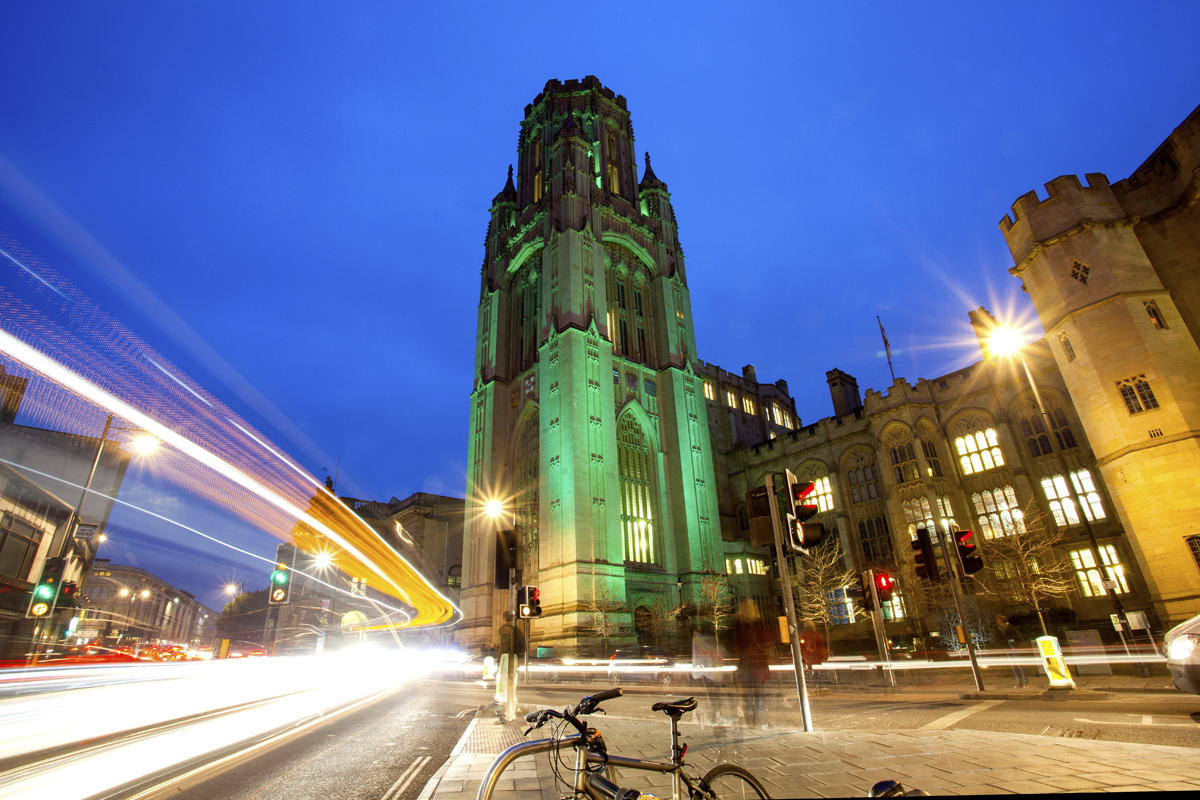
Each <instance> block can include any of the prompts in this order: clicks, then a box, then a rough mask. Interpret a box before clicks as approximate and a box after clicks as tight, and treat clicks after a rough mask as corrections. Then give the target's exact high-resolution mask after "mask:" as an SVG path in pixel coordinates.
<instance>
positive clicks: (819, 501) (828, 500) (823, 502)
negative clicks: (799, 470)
mask: <svg viewBox="0 0 1200 800" xmlns="http://www.w3.org/2000/svg"><path fill="white" fill-rule="evenodd" d="M805 499H806V500H807V501H808V504H809V505H816V507H817V509H818V513H820V512H821V511H832V510H833V488H832V487H831V486H830V485H829V478H828V477H825V478H813V488H812V491H811V492H810V493H809V495H808V497H806V498H805Z"/></svg>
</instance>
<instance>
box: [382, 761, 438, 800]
mask: <svg viewBox="0 0 1200 800" xmlns="http://www.w3.org/2000/svg"><path fill="white" fill-rule="evenodd" d="M429 762H430V757H429V756H421V757H420V758H418V759H417V760H416V761H414V762H413V763H412V764H410V765H409V767H408V769H406V770H404V772H402V773H400V777H399V778H396V782H395V783H393V784H392V788H390V789H388V790H387V794H385V795H384V796H383V798H382V800H391V798H393V797H399V796H400V795H401V794H403V793H404V790H405V789H407V788H408V785H409V784H410V783H412V780H413V778H415V777H417V775H418V774H420V772H421V770H422V769H424V768H425V765H426V764H428V763H429Z"/></svg>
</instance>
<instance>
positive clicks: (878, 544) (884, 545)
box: [858, 516, 892, 563]
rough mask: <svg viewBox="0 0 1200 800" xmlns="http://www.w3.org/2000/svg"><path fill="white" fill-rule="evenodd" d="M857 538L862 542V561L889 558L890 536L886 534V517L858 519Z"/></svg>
mask: <svg viewBox="0 0 1200 800" xmlns="http://www.w3.org/2000/svg"><path fill="white" fill-rule="evenodd" d="M858 538H859V540H860V541H861V542H862V550H863V561H865V562H867V563H871V562H874V561H890V560H891V558H892V538H891V536H889V535H888V526H887V520H886V519H884V518H883V517H881V516H880V517H869V518H867V519H863V520H859V522H858Z"/></svg>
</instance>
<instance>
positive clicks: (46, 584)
mask: <svg viewBox="0 0 1200 800" xmlns="http://www.w3.org/2000/svg"><path fill="white" fill-rule="evenodd" d="M64 566H66V561H65V560H63V559H61V558H47V559H46V563H45V564H43V565H42V574H41V576H40V577H39V578H38V582H37V583H35V584H34V585H33V592H32V596H31V597H30V598H29V608H28V609H27V610H26V611H25V616H26V617H28V618H30V619H41V618H43V617H48V616H50V615H51V614H53V613H54V603H55V601H57V600H58V592H59V590H60V589H61V588H62V574H63V567H64Z"/></svg>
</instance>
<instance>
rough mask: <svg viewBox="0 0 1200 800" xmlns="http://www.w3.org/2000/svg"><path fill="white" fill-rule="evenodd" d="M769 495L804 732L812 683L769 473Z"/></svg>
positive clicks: (809, 728)
mask: <svg viewBox="0 0 1200 800" xmlns="http://www.w3.org/2000/svg"><path fill="white" fill-rule="evenodd" d="M767 497H768V499H769V501H770V504H771V531H772V533H774V534H775V563H776V564H777V565H778V570H777V572H778V574H779V588H780V590H781V592H782V594H783V609H784V613H786V614H787V621H788V641H789V643H790V644H791V648H792V667H793V669H794V670H795V673H796V697H797V699H798V700H799V703H800V719H801V721H802V722H803V723H804V732H805V733H812V730H813V725H812V711H810V710H809V708H808V686H807V684H806V683H805V679H804V658H803V656H802V655H801V653H800V629H799V628H798V627H797V625H796V605H795V603H794V602H793V600H792V575H791V571H790V570H789V569H788V565H787V551H786V550H784V549H783V532H782V531H781V530H780V529H779V511H778V507H777V505H776V502H775V476H774V475H772V474H770V473H768V474H767Z"/></svg>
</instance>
